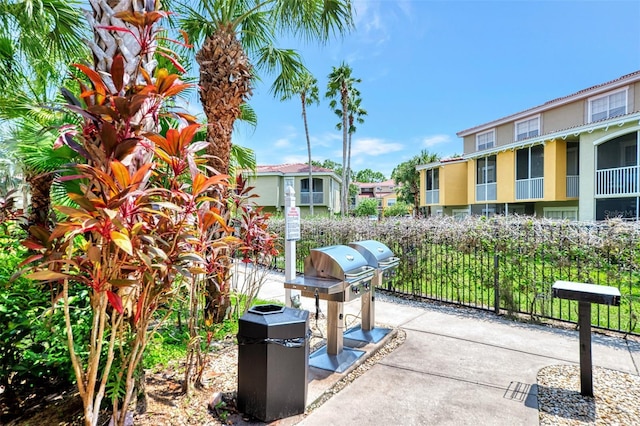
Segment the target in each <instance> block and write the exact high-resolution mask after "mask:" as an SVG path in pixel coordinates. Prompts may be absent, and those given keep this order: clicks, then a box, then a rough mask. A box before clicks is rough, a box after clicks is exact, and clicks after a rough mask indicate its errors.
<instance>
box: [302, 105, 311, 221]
mask: <svg viewBox="0 0 640 426" xmlns="http://www.w3.org/2000/svg"><path fill="white" fill-rule="evenodd" d="M300 100H301V101H302V120H303V121H304V134H305V136H306V137H307V154H308V155H309V214H310V215H311V216H313V165H312V164H311V139H310V138H309V125H308V123H307V107H306V96H305V94H304V92H302V93H301V94H300Z"/></svg>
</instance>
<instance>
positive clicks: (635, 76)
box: [456, 70, 640, 137]
mask: <svg viewBox="0 0 640 426" xmlns="http://www.w3.org/2000/svg"><path fill="white" fill-rule="evenodd" d="M638 80H640V70H638V71H634V72H632V73H629V74H625V75H623V76H621V77H618V78H616V79H614V80H611V81H607V82H606V83H601V84H596V85H595V86H591V87H588V88H586V89H582V90H579V91H577V92H575V93H572V94H570V95H566V96H562V97H559V98H555V99H552V100H550V101H547V102H545V103H544V104H542V105H538V106H535V107H533V108H529V109H525V110H523V111H520V112H517V113H515V114H511V115H507V116H505V117H502V118H499V119H497V120H493V121H490V122H487V123H484V124H480V125H478V126H474V127H471V128H469V129H465V130H461V131H459V132H458V133H456V135H457V136H459V137H460V136H464V135H469V134H472V133H475V132H476V131H480V130H481V129H485V128H489V127H492V126H494V125H498V124H500V123H504V122H507V121H512V120H514V119H516V118H517V117H524V116H526V115H527V114H529V113H531V114H533V113H534V112H536V111H545V110H548V109H551V108H553V107H554V106H557V105H562V104H563V103H565V101H568V100H570V99H572V98H584V97H587V96H588V95H590V94H592V92H595V91H597V90H598V89H600V88H604V87H607V88H610V89H613V88H615V86H616V84H617V83H621V82H624V83H625V84H627V83H632V82H635V81H638ZM609 86H611V87H609Z"/></svg>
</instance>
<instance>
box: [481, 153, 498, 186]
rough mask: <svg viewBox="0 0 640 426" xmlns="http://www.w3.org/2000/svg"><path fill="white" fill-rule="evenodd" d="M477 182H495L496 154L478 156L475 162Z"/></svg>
mask: <svg viewBox="0 0 640 426" xmlns="http://www.w3.org/2000/svg"><path fill="white" fill-rule="evenodd" d="M477 175H478V176H477V183H478V184H479V185H480V184H484V183H495V182H496V156H495V155H490V156H488V157H484V158H478V162H477Z"/></svg>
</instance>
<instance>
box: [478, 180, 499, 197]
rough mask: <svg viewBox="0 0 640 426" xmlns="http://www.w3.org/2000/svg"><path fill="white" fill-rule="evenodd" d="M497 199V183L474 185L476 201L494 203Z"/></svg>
mask: <svg viewBox="0 0 640 426" xmlns="http://www.w3.org/2000/svg"><path fill="white" fill-rule="evenodd" d="M497 198H498V184H497V183H495V182H494V183H481V184H478V185H476V201H495V200H496V199H497Z"/></svg>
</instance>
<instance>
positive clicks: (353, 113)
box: [336, 88, 367, 193]
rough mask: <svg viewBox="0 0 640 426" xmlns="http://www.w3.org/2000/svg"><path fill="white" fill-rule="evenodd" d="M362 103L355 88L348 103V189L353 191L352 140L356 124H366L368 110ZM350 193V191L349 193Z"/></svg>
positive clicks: (339, 124)
mask: <svg viewBox="0 0 640 426" xmlns="http://www.w3.org/2000/svg"><path fill="white" fill-rule="evenodd" d="M361 103H362V98H361V97H360V91H359V90H358V89H356V88H353V89H352V90H351V93H350V96H349V102H348V108H349V113H348V116H349V117H348V122H349V131H348V134H349V140H348V141H347V182H346V187H347V188H349V189H351V175H352V173H351V139H352V137H353V134H354V133H355V132H356V126H355V123H358V124H362V123H364V118H362V117H364V116H365V115H367V110H365V109H364V108H362V107H361V106H360V104H361ZM336 114H338V115H339V116H341V115H342V112H341V111H336ZM341 125H342V123H338V125H337V126H336V127H338V130H340V127H341ZM349 193H350V191H349Z"/></svg>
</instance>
